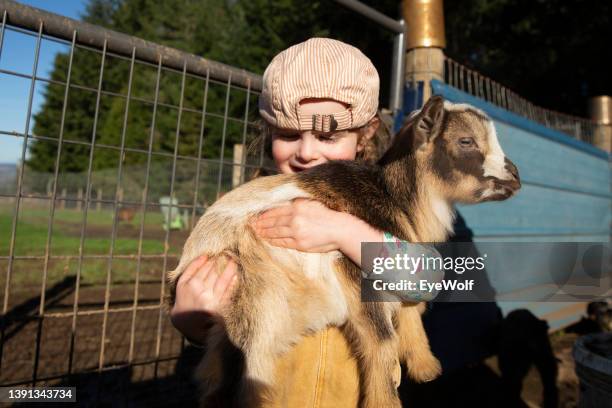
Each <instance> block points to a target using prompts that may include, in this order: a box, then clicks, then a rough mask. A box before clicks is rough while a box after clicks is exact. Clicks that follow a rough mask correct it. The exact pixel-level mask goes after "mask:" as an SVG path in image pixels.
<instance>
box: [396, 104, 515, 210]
mask: <svg viewBox="0 0 612 408" xmlns="http://www.w3.org/2000/svg"><path fill="white" fill-rule="evenodd" d="M406 133H407V134H406ZM397 137H398V138H403V137H406V138H407V140H408V141H410V142H409V143H410V144H411V146H407V147H408V148H409V149H410V150H412V153H413V159H416V161H417V168H418V169H420V173H421V174H418V175H417V177H419V178H420V180H421V182H425V183H430V182H431V183H434V186H433V187H435V188H437V189H438V190H439V191H440V193H441V194H442V196H444V198H446V199H448V200H450V201H454V202H463V203H478V202H482V201H493V200H505V199H507V198H509V197H511V196H512V195H513V194H514V193H516V191H517V190H518V189H519V188H520V187H521V183H520V179H519V174H518V169H517V168H516V166H515V165H514V163H512V162H511V161H510V160H509V159H508V158H506V156H505V155H504V152H503V151H502V148H501V146H500V145H499V141H498V140H497V133H496V132H495V127H494V125H493V121H492V120H491V119H490V118H489V117H488V116H487V115H486V114H485V113H484V112H482V111H480V110H478V109H476V108H474V107H473V106H470V105H466V104H453V103H450V102H448V101H444V100H443V99H442V98H441V97H439V96H434V97H432V98H431V99H430V100H429V101H428V102H427V103H426V104H425V106H424V107H423V108H422V109H421V110H420V111H419V112H417V113H415V114H413V115H412V116H411V118H410V119H409V123H408V124H407V125H406V126H405V127H404V128H403V129H402V132H400V134H398V136H397Z"/></svg>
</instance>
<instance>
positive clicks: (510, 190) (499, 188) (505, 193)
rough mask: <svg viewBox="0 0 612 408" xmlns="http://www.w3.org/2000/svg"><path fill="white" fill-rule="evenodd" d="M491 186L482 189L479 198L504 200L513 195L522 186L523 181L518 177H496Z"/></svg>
mask: <svg viewBox="0 0 612 408" xmlns="http://www.w3.org/2000/svg"><path fill="white" fill-rule="evenodd" d="M492 184H493V185H492V186H491V187H490V188H487V189H485V190H481V191H480V192H479V198H480V199H481V201H483V202H484V201H503V200H507V199H508V198H510V197H512V196H513V195H514V194H516V192H517V191H518V190H519V189H520V188H521V182H520V181H519V180H517V179H512V180H499V179H496V180H494V181H493V183H492Z"/></svg>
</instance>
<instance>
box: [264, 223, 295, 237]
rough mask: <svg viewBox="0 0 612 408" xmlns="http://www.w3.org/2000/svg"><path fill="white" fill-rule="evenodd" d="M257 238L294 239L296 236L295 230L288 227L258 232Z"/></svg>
mask: <svg viewBox="0 0 612 408" xmlns="http://www.w3.org/2000/svg"><path fill="white" fill-rule="evenodd" d="M257 236H258V237H259V238H264V239H266V240H270V239H281V238H293V237H294V236H295V234H294V232H293V229H292V228H291V227H286V226H276V227H271V228H264V229H258V230H257Z"/></svg>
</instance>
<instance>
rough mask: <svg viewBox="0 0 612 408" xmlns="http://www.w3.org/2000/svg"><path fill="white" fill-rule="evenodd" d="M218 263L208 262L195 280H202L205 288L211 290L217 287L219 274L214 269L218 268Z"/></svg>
mask: <svg viewBox="0 0 612 408" xmlns="http://www.w3.org/2000/svg"><path fill="white" fill-rule="evenodd" d="M216 263H217V261H216V260H214V261H209V262H206V264H205V265H203V266H202V267H201V268H200V270H199V271H198V274H197V275H196V277H195V279H199V280H201V282H202V285H203V286H204V288H206V289H209V290H210V289H212V288H213V287H214V286H215V281H216V280H217V274H216V273H215V272H214V271H213V268H215V267H216Z"/></svg>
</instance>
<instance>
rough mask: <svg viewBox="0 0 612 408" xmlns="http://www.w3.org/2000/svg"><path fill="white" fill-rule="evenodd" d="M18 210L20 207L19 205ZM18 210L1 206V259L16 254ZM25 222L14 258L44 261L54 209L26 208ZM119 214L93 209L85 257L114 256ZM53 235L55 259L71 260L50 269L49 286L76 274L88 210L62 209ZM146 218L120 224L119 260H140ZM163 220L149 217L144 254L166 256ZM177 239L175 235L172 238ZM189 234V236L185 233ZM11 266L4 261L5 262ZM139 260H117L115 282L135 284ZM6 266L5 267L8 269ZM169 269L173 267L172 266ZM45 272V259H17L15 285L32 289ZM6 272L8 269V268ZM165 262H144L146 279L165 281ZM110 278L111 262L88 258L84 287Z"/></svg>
mask: <svg viewBox="0 0 612 408" xmlns="http://www.w3.org/2000/svg"><path fill="white" fill-rule="evenodd" d="M13 205H14V204H13ZM13 205H11V204H10V203H3V204H2V205H0V256H8V255H9V252H10V237H11V228H12V222H13V209H14V207H13ZM19 212H20V216H19V221H18V223H17V231H16V237H15V249H14V255H15V256H16V257H20V256H44V255H45V248H46V244H47V236H48V220H49V208H48V207H47V208H45V207H41V206H36V207H34V206H29V205H27V203H24V205H23V206H22V207H21V208H20V211H19ZM113 214H114V213H113V211H110V210H102V211H95V210H91V209H90V211H89V212H88V217H87V224H86V225H87V228H86V233H85V240H84V246H83V253H84V255H108V254H109V252H110V246H111V234H112V223H113ZM53 219H54V223H53V234H52V236H51V246H50V254H51V256H69V257H71V259H60V260H52V261H51V262H50V263H49V268H48V281H49V282H53V281H54V280H56V279H63V278H64V277H65V276H68V275H76V273H77V269H78V259H77V257H78V255H79V245H80V240H81V239H80V235H81V225H82V219H83V213H82V211H78V210H75V209H59V208H58V209H56V211H55V215H54V217H53ZM140 223H141V214H140V213H138V214H136V215H135V217H134V219H133V220H132V221H131V222H122V223H120V224H119V228H118V230H117V236H116V239H115V241H114V248H113V253H114V255H134V256H135V255H137V254H138V236H139V231H140ZM162 224H163V217H162V214H161V213H159V212H147V213H146V216H145V236H144V238H143V240H142V254H143V255H159V254H163V253H164V237H165V232H164V231H163V229H162ZM175 234H177V233H176V232H172V233H171V236H174V235H175ZM180 234H181V235H186V232H181V233H180ZM182 241H184V239H180V238H177V239H172V240H171V241H170V245H169V249H168V254H169V255H177V254H178V253H179V252H180V245H179V242H181V243H182ZM5 262H6V261H0V263H5ZM136 264H137V263H136V260H135V259H129V260H125V259H114V260H113V263H112V267H111V278H112V281H113V282H114V283H119V282H125V281H133V280H134V277H135V274H136ZM3 266H4V265H3ZM168 266H169V267H170V266H172V264H171V263H169V264H168ZM43 267H44V260H43V259H36V260H19V259H17V260H15V262H14V268H13V274H12V283H14V284H18V283H23V284H28V283H34V282H39V281H40V277H41V276H42V271H43ZM5 268H6V267H3V268H2V269H5ZM161 268H162V260H161V259H154V260H144V261H142V263H141V276H144V277H146V276H147V275H148V274H154V275H155V276H156V277H159V276H160V275H159V274H160V273H161V272H162V271H161ZM107 273H108V260H107V259H86V260H84V262H83V264H82V267H81V277H82V281H83V282H84V283H92V284H99V283H104V282H106V276H107Z"/></svg>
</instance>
